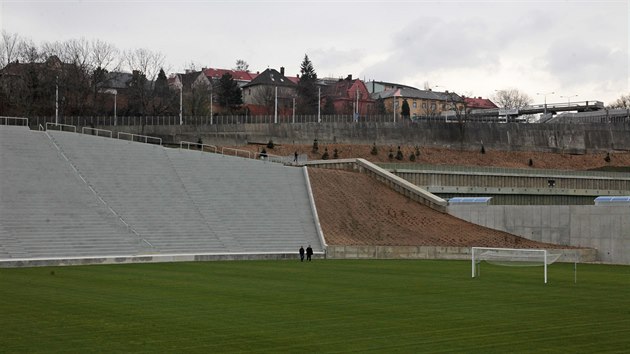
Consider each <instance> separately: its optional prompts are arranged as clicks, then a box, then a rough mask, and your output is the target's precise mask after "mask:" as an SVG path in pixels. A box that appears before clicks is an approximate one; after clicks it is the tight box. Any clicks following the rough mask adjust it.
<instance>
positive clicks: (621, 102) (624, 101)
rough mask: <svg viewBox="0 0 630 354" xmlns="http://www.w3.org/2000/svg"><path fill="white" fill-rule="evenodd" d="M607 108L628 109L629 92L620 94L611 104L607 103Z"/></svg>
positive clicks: (629, 102) (629, 104)
mask: <svg viewBox="0 0 630 354" xmlns="http://www.w3.org/2000/svg"><path fill="white" fill-rule="evenodd" d="M608 108H612V109H615V108H623V109H630V93H627V94H625V95H621V96H620V97H619V98H617V100H616V101H615V102H613V103H611V104H609V105H608Z"/></svg>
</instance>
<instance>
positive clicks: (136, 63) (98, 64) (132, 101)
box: [0, 31, 630, 116]
mask: <svg viewBox="0 0 630 354" xmlns="http://www.w3.org/2000/svg"><path fill="white" fill-rule="evenodd" d="M51 58H58V60H56V61H55V60H51ZM20 64H31V65H26V66H25V65H20ZM0 69H2V76H0V115H20V116H23V115H26V116H32V115H51V114H53V113H54V103H55V95H56V93H58V95H59V112H60V114H65V115H102V114H112V113H113V102H112V101H113V99H112V97H111V96H110V95H108V94H106V93H104V92H103V90H102V89H101V88H102V87H104V84H105V83H106V81H107V80H111V75H108V74H109V73H113V72H120V71H124V72H129V73H130V74H128V75H130V76H131V77H130V79H129V80H128V81H126V82H127V87H125V90H126V92H122V94H121V95H119V96H118V99H120V102H118V103H119V104H118V107H120V108H119V111H118V114H119V115H175V114H178V113H179V92H177V91H173V90H172V89H170V88H169V84H168V78H167V76H166V72H167V71H168V70H169V69H170V68H169V67H167V64H166V60H165V56H164V55H163V54H161V53H159V52H153V51H151V50H148V49H143V48H140V49H136V50H128V51H121V50H119V49H118V48H116V47H115V46H114V45H112V44H110V43H107V42H104V41H101V40H91V41H88V40H85V39H71V40H66V41H57V42H45V43H42V44H41V45H36V44H35V43H33V42H32V41H31V40H30V39H27V38H23V37H21V36H19V35H18V34H11V33H9V32H6V31H2V33H1V36H0ZM191 69H195V68H194V64H191ZM234 69H235V70H243V71H248V70H249V65H248V64H247V62H246V61H244V60H242V59H239V60H237V62H236V67H235V68H234ZM317 82H318V79H317V73H316V71H315V68H314V66H313V63H312V62H311V60H310V59H309V57H308V55H305V56H304V59H303V60H302V63H301V65H300V81H299V84H298V88H297V104H296V107H297V113H298V114H316V113H317V111H318V109H321V113H322V114H334V113H335V112H334V111H335V109H334V106H333V104H332V101H330V100H324V101H323V105H322V106H321V107H320V106H319V92H318V90H319V88H318V84H317ZM189 90H191V91H193V92H186V91H184V92H186V94H185V97H184V114H186V115H207V114H209V109H208V108H209V106H210V103H209V101H210V97H211V96H212V98H214V100H213V103H214V105H217V106H220V107H223V111H236V110H239V109H240V105H241V104H242V96H241V94H240V89H239V88H238V85H237V83H236V82H235V81H234V79H233V78H232V77H231V76H230V75H229V74H228V75H225V76H224V77H221V78H220V80H218V81H217V82H214V83H213V82H211V84H210V86H209V87H199V86H198V87H195V88H192V89H190V88H189ZM493 101H494V102H495V103H496V104H497V105H498V106H500V107H506V108H520V107H523V106H526V105H528V104H530V103H531V102H533V100H532V99H531V98H530V97H529V96H527V95H526V94H524V93H522V92H520V91H519V90H516V89H508V90H499V91H497V92H496V94H495V95H494V97H493ZM405 104H407V106H405ZM453 106H455V105H453ZM610 107H611V108H630V94H627V95H623V96H621V97H620V98H619V99H618V100H617V101H616V102H614V103H613V104H612V105H610ZM385 111H386V110H385V105H384V103H383V101H382V100H377V101H376V103H375V105H374V113H375V114H385V113H386V112H385ZM408 111H409V107H408V103H406V102H403V105H402V107H401V111H400V112H399V113H401V116H405V114H407V115H408V114H409V113H408ZM460 113H463V112H460Z"/></svg>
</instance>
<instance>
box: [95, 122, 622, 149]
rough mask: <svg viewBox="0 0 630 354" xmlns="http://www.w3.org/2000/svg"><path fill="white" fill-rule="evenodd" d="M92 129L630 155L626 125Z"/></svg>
mask: <svg viewBox="0 0 630 354" xmlns="http://www.w3.org/2000/svg"><path fill="white" fill-rule="evenodd" d="M97 128H102V129H108V130H114V131H125V132H129V133H134V134H142V135H151V136H157V137H160V138H162V139H163V140H164V142H165V143H171V144H177V143H179V142H180V141H195V142H196V141H198V139H201V140H202V141H203V142H204V143H206V144H216V145H244V144H247V143H248V142H267V141H269V139H273V141H274V142H275V143H279V144H293V143H295V144H312V143H313V140H314V139H318V140H319V141H320V143H324V144H326V143H348V144H350V143H352V144H372V143H376V144H379V145H422V146H441V147H449V148H457V149H466V150H477V149H479V148H480V146H481V144H482V143H483V145H484V147H485V148H486V149H497V150H515V151H516V150H522V151H551V152H564V153H575V154H582V153H586V152H593V151H612V150H621V151H630V123H588V124H525V123H478V122H467V123H465V124H459V123H445V122H420V123H411V122H408V121H405V122H398V123H384V122H379V123H376V122H358V123H342V122H338V123H295V124H292V123H278V124H269V123H265V124H213V125H127V126H107V125H101V126H97Z"/></svg>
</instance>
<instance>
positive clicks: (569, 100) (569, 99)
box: [560, 95, 578, 106]
mask: <svg viewBox="0 0 630 354" xmlns="http://www.w3.org/2000/svg"><path fill="white" fill-rule="evenodd" d="M577 96H578V95H570V96H560V98H566V99H567V106H571V98H572V97H577Z"/></svg>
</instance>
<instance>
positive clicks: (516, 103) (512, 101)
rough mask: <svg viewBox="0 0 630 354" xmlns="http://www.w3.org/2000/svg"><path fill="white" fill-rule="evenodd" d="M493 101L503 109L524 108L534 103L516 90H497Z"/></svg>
mask: <svg viewBox="0 0 630 354" xmlns="http://www.w3.org/2000/svg"><path fill="white" fill-rule="evenodd" d="M492 101H494V103H496V104H497V105H498V106H499V107H501V108H523V107H526V106H528V105H530V104H531V103H532V102H534V100H533V99H532V98H531V97H529V96H528V95H527V94H526V93H524V92H521V91H519V90H518V89H515V88H510V89H503V90H497V91H496V93H495V94H494V96H492Z"/></svg>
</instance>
